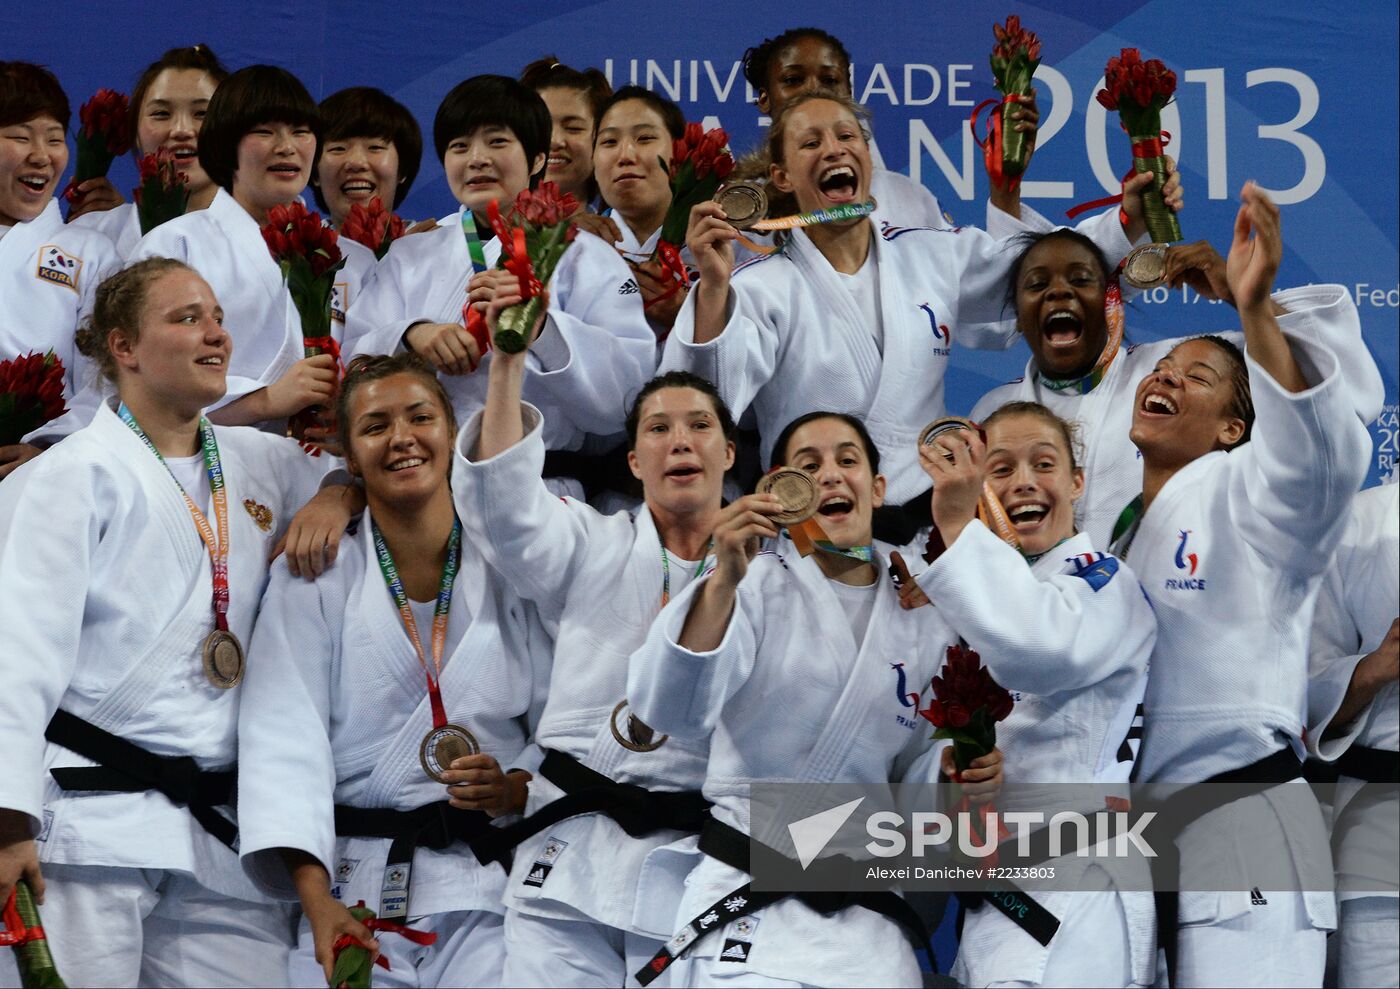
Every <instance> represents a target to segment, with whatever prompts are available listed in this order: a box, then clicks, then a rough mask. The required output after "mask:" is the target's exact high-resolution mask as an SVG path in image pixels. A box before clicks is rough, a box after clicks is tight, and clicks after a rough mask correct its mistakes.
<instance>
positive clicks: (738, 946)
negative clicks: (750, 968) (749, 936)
mask: <svg viewBox="0 0 1400 989" xmlns="http://www.w3.org/2000/svg"><path fill="white" fill-rule="evenodd" d="M719 958H720V961H725V962H746V961H748V960H749V946H748V944H747V943H745V942H743V941H732V940H731V941H729V942H727V943H726V944H725V946H724V950H723V951H722V952H720V956H719Z"/></svg>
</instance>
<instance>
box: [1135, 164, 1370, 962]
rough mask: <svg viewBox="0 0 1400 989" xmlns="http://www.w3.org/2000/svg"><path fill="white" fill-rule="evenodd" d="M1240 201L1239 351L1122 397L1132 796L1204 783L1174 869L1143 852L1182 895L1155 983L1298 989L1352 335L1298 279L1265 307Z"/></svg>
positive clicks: (1268, 280)
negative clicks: (1318, 601) (1142, 705)
mask: <svg viewBox="0 0 1400 989" xmlns="http://www.w3.org/2000/svg"><path fill="white" fill-rule="evenodd" d="M1241 199H1242V201H1243V203H1242V205H1241V207H1240V210H1239V214H1238V216H1237V218H1236V221H1235V236H1234V242H1233V244H1232V245H1231V248H1230V253H1229V257H1228V258H1227V260H1226V264H1225V278H1226V281H1227V283H1228V285H1229V287H1230V291H1231V293H1232V294H1233V296H1234V298H1235V302H1236V305H1237V308H1238V310H1239V314H1240V322H1241V324H1242V326H1243V329H1244V338H1245V351H1244V353H1243V354H1241V353H1240V352H1239V350H1238V349H1237V348H1235V347H1234V346H1233V345H1232V344H1230V343H1229V342H1228V341H1225V340H1222V339H1220V338H1218V337H1198V338H1195V339H1191V340H1187V341H1184V342H1182V343H1179V344H1177V345H1176V346H1175V347H1174V348H1173V349H1172V350H1171V351H1170V352H1168V353H1167V354H1165V355H1164V356H1162V358H1161V359H1160V360H1159V361H1158V362H1157V364H1156V365H1155V366H1154V367H1153V369H1152V370H1151V372H1150V373H1149V374H1147V375H1146V376H1145V377H1144V378H1143V379H1142V380H1141V382H1139V383H1138V386H1137V391H1136V394H1135V396H1134V401H1133V416H1132V432H1131V437H1132V440H1133V442H1134V444H1136V446H1137V448H1138V449H1139V450H1140V451H1142V460H1143V471H1142V473H1143V488H1142V493H1141V495H1140V496H1139V497H1138V498H1137V499H1135V500H1134V502H1133V504H1132V505H1131V506H1130V507H1129V509H1128V510H1127V511H1125V513H1124V516H1125V517H1124V520H1123V523H1122V528H1123V531H1122V533H1121V535H1120V537H1119V538H1118V539H1117V540H1115V543H1114V546H1113V552H1114V553H1115V554H1116V555H1118V556H1119V557H1120V558H1125V559H1127V560H1128V561H1129V562H1130V563H1131V564H1132V566H1133V568H1134V570H1136V571H1137V573H1138V575H1139V578H1140V579H1141V581H1142V584H1143V587H1144V589H1145V590H1146V592H1147V596H1148V599H1149V600H1150V601H1151V603H1152V607H1153V610H1154V611H1155V612H1156V614H1157V620H1158V628H1159V634H1158V637H1157V644H1156V647H1155V648H1154V649H1153V651H1152V660H1151V662H1152V676H1151V678H1150V679H1149V681H1148V685H1147V699H1146V707H1147V710H1148V712H1149V716H1148V718H1147V724H1146V730H1145V734H1144V736H1143V742H1142V751H1141V754H1140V756H1139V758H1138V766H1137V770H1136V773H1137V778H1138V783H1139V785H1140V786H1141V785H1143V784H1154V785H1158V784H1160V785H1163V786H1167V785H1170V786H1172V787H1180V786H1182V785H1188V784H1197V783H1209V784H1211V786H1208V787H1204V788H1193V793H1199V794H1201V796H1200V799H1199V800H1191V801H1189V802H1188V801H1186V800H1184V799H1182V798H1181V797H1180V796H1179V795H1173V798H1172V801H1171V802H1168V803H1167V804H1166V805H1165V806H1164V811H1166V812H1167V813H1166V814H1164V815H1163V816H1164V822H1163V823H1169V824H1171V825H1172V828H1171V830H1172V831H1174V832H1175V834H1176V835H1177V837H1176V840H1175V844H1174V846H1171V847H1174V848H1175V850H1176V853H1177V856H1176V857H1177V858H1179V862H1178V863H1176V865H1177V866H1179V869H1178V868H1174V867H1170V866H1172V865H1173V863H1172V862H1171V858H1162V857H1161V852H1162V849H1163V848H1164V845H1163V844H1162V843H1161V842H1153V845H1154V847H1155V848H1157V849H1158V850H1159V863H1160V864H1161V865H1162V866H1163V867H1164V869H1163V875H1162V876H1161V877H1159V881H1158V882H1157V884H1156V887H1157V889H1158V890H1159V895H1160V894H1162V893H1164V892H1165V891H1170V890H1181V891H1182V892H1181V893H1180V894H1179V896H1172V895H1161V896H1160V899H1159V903H1158V927H1159V931H1160V934H1161V939H1162V942H1163V944H1164V947H1165V948H1166V949H1167V960H1168V969H1169V971H1168V975H1169V977H1170V978H1171V984H1172V985H1176V986H1205V985H1213V986H1218V985H1296V986H1305V985H1312V986H1316V985H1320V984H1321V982H1322V974H1323V967H1324V960H1325V955H1326V937H1325V932H1326V931H1327V930H1330V929H1332V928H1333V927H1334V926H1335V919H1336V917H1335V915H1336V910H1335V903H1334V902H1333V894H1332V865H1331V856H1330V854H1329V851H1328V840H1327V832H1326V826H1325V825H1324V823H1323V820H1322V815H1321V814H1320V812H1319V810H1318V806H1317V801H1316V799H1315V798H1314V796H1313V794H1312V793H1311V792H1310V791H1309V788H1308V786H1307V784H1306V783H1305V782H1304V781H1303V779H1302V778H1301V758H1302V755H1303V752H1304V742H1303V738H1302V735H1303V727H1304V717H1305V714H1306V710H1307V700H1306V691H1307V686H1308V680H1307V669H1308V640H1309V632H1310V627H1309V626H1310V623H1311V618H1312V610H1313V609H1312V602H1313V601H1314V600H1315V598H1316V594H1317V589H1318V587H1319V586H1320V584H1321V582H1322V578H1323V573H1324V571H1325V570H1326V567H1327V565H1328V561H1329V560H1330V559H1331V557H1332V554H1333V550H1334V549H1335V548H1336V546H1337V544H1338V542H1339V540H1340V538H1341V536H1342V533H1343V530H1344V527H1345V525H1346V520H1347V515H1348V508H1349V506H1350V505H1351V503H1352V499H1353V497H1354V496H1355V494H1356V490H1357V488H1358V486H1359V485H1360V483H1361V480H1362V478H1363V477H1364V476H1365V473H1366V461H1367V458H1368V456H1369V451H1370V440H1369V437H1368V434H1367V432H1366V429H1365V428H1364V426H1363V425H1362V423H1361V421H1360V419H1359V417H1358V416H1357V414H1356V408H1355V396H1354V395H1352V394H1349V392H1350V391H1351V385H1350V383H1349V381H1348V379H1347V377H1346V376H1345V374H1344V373H1343V367H1344V365H1343V360H1342V357H1341V355H1340V354H1338V353H1336V352H1335V351H1333V350H1332V349H1331V347H1330V346H1329V343H1328V340H1329V339H1335V337H1334V336H1331V335H1330V334H1329V332H1328V331H1327V330H1326V324H1327V323H1328V322H1329V321H1330V322H1333V323H1335V324H1343V323H1350V324H1353V325H1352V326H1351V327H1349V329H1350V332H1351V333H1359V328H1357V327H1355V325H1354V324H1355V323H1356V322H1357V321H1358V317H1357V313H1356V307H1355V305H1354V304H1353V302H1352V300H1351V295H1350V291H1349V290H1348V289H1347V288H1345V287H1344V286H1341V285H1320V286H1312V287H1310V288H1308V289H1304V290H1300V291H1299V294H1298V295H1297V296H1295V299H1297V300H1298V301H1299V302H1300V303H1302V302H1304V301H1306V302H1307V303H1310V304H1309V305H1306V306H1304V305H1300V306H1299V310H1298V311H1297V312H1290V313H1288V314H1286V315H1283V316H1277V315H1275V308H1274V299H1273V297H1272V294H1271V293H1272V291H1273V281H1274V277H1275V275H1276V274H1277V271H1278V266H1279V263H1280V260H1281V258H1282V255H1283V240H1282V236H1281V234H1280V228H1279V214H1278V209H1277V207H1275V206H1274V204H1273V203H1272V202H1270V201H1269V199H1268V197H1267V196H1265V195H1264V193H1263V192H1262V191H1260V190H1259V189H1258V188H1257V187H1256V186H1254V185H1253V184H1252V183H1249V184H1246V185H1245V187H1244V190H1243V193H1242V195H1241ZM1225 781H1230V782H1233V783H1235V784H1236V786H1235V788H1233V789H1231V788H1224V791H1223V795H1222V787H1221V786H1220V785H1219V784H1221V783H1222V782H1225ZM1212 793H1213V794H1215V796H1212ZM1226 800H1229V802H1225V801H1226ZM1167 850H1168V851H1170V850H1171V848H1167ZM1300 891H1301V892H1300Z"/></svg>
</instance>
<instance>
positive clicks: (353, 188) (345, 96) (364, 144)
mask: <svg viewBox="0 0 1400 989" xmlns="http://www.w3.org/2000/svg"><path fill="white" fill-rule="evenodd" d="M320 111H321V120H322V124H323V127H324V133H323V134H322V138H321V144H320V147H319V148H318V149H317V155H316V165H315V169H314V171H313V174H312V178H311V188H312V192H313V193H314V194H315V196H316V203H317V205H319V206H320V207H321V208H322V209H323V210H325V211H326V212H327V213H329V214H330V218H331V223H332V225H334V226H335V227H339V226H340V225H341V224H342V223H344V222H345V217H346V215H348V214H349V212H350V207H351V206H352V205H354V204H355V203H359V204H360V205H362V206H368V205H369V201H370V200H371V199H374V198H376V197H378V199H379V201H380V202H381V203H383V204H384V208H385V209H386V210H390V211H392V210H393V209H395V208H396V207H397V206H398V205H399V204H400V203H402V202H403V199H404V197H405V196H407V195H408V191H409V190H410V189H411V188H412V187H413V180H414V179H415V178H417V177H418V166H419V165H420V164H421V163H422V158H423V134H422V132H421V131H420V130H419V129H418V121H417V120H415V119H414V118H413V114H412V113H410V112H409V110H408V108H407V107H406V106H404V105H403V104H402V103H400V102H398V101H397V100H395V99H393V98H392V97H390V96H388V95H387V94H385V93H384V92H382V91H380V90H378V89H374V88H372V87H370V86H352V87H351V88H349V89H342V90H340V92H338V93H332V94H331V95H330V96H327V97H326V98H325V99H324V100H322V101H321V106H320Z"/></svg>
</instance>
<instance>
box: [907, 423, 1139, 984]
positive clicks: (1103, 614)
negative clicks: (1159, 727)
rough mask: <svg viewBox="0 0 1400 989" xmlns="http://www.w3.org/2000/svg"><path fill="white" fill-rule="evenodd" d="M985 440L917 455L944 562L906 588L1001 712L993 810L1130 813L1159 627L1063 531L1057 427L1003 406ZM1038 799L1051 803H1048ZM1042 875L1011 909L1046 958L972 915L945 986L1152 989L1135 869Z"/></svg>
mask: <svg viewBox="0 0 1400 989" xmlns="http://www.w3.org/2000/svg"><path fill="white" fill-rule="evenodd" d="M956 421H957V420H952V421H951V422H956ZM982 432H983V433H984V434H985V437H986V438H985V440H983V439H982V438H980V437H979V436H978V435H977V433H974V432H971V431H968V430H964V429H953V430H948V431H944V432H942V433H941V434H939V435H937V436H936V437H934V438H933V439H931V440H930V441H928V442H926V443H925V444H924V445H923V446H921V447H920V450H919V457H920V462H921V464H922V466H923V468H924V470H925V471H926V472H927V473H928V475H929V477H930V478H931V479H932V481H933V491H934V494H933V518H934V523H935V525H936V526H937V529H938V533H939V535H940V536H941V537H942V540H943V543H944V545H945V546H946V549H944V550H943V551H942V552H941V553H940V554H939V555H938V556H937V557H936V558H935V559H934V560H933V561H932V563H931V564H930V566H929V568H928V569H927V570H925V571H924V572H923V573H922V574H920V575H919V578H918V584H917V586H918V588H920V589H922V591H923V592H924V593H926V595H927V597H928V599H931V600H932V601H933V602H934V607H935V608H936V609H937V610H938V611H939V612H940V613H941V614H942V615H943V617H944V618H945V619H946V620H947V622H948V624H949V625H950V626H952V628H953V629H954V631H955V632H956V633H957V634H958V635H959V636H960V637H961V638H962V639H963V641H965V642H966V643H967V644H968V645H969V646H971V647H972V648H973V649H975V650H976V651H977V653H978V654H979V655H980V656H981V658H982V662H983V663H984V664H985V665H986V668H987V669H988V671H990V673H991V675H992V679H994V680H995V681H996V682H997V683H998V684H1000V685H1001V686H1003V687H1005V688H1007V689H1008V690H1010V691H1012V692H1013V697H1015V700H1016V704H1015V706H1014V707H1013V708H1012V709H1011V713H1010V715H1008V716H1007V718H1006V720H1005V721H1003V722H1002V723H1001V724H1000V726H998V728H997V740H998V744H999V745H1000V747H1001V748H1002V749H1003V750H1004V751H1005V753H1006V778H1007V780H1008V781H1009V782H1010V783H1011V784H1012V787H1013V789H1011V790H1007V791H1004V792H1003V795H1002V797H1001V798H1000V799H999V800H998V809H1000V810H1002V811H1015V810H1026V811H1038V812H1041V813H1043V814H1044V820H1049V819H1050V818H1051V817H1052V816H1053V815H1054V814H1055V813H1056V812H1058V811H1071V812H1078V813H1083V814H1085V815H1086V816H1089V815H1092V814H1093V813H1094V812H1096V811H1100V810H1103V809H1104V807H1105V806H1114V807H1115V808H1116V807H1117V806H1121V805H1118V804H1116V803H1115V801H1117V800H1119V799H1121V798H1124V797H1126V796H1128V792H1127V785H1128V778H1129V774H1130V773H1131V772H1132V768H1133V762H1134V759H1135V758H1136V755H1137V751H1138V745H1139V742H1138V739H1140V738H1141V733H1142V699H1143V693H1144V691H1145V690H1146V688H1147V660H1148V656H1149V655H1150V654H1151V652H1152V645H1153V643H1154V642H1155V641H1156V638H1157V622H1156V619H1155V618H1154V616H1153V614H1152V609H1151V608H1150V607H1149V606H1148V604H1147V600H1146V598H1145V597H1144V595H1143V593H1142V586H1141V585H1140V584H1139V583H1138V580H1137V577H1136V576H1135V575H1134V574H1133V572H1132V571H1131V570H1130V569H1128V567H1127V565H1125V564H1123V563H1122V562H1121V561H1120V560H1118V559H1116V558H1115V557H1113V556H1109V555H1107V554H1105V553H1103V552H1100V551H1097V550H1096V549H1095V548H1094V543H1093V542H1092V540H1091V539H1090V538H1089V537H1088V536H1087V535H1085V534H1084V533H1081V532H1077V531H1076V529H1075V521H1074V520H1075V506H1076V504H1077V503H1078V502H1079V500H1080V499H1081V498H1082V496H1083V494H1084V490H1085V481H1084V471H1083V469H1082V468H1081V467H1080V466H1079V464H1078V462H1077V458H1076V456H1075V437H1074V433H1073V428H1072V427H1071V426H1070V424H1069V423H1067V422H1066V421H1065V420H1063V419H1061V418H1060V417H1059V416H1057V415H1055V413H1053V412H1051V411H1050V410H1049V409H1047V408H1046V407H1045V406H1043V405H1037V404H1035V403H1032V402H1017V403H1013V404H1011V405H1007V406H1003V407H1002V408H1001V409H999V410H998V411H997V412H995V413H993V414H992V415H991V416H990V417H989V418H988V419H987V420H986V421H985V423H984V424H983V428H982ZM989 499H995V501H996V503H997V505H998V506H1000V507H999V513H1004V517H1005V519H1006V521H1007V528H1006V530H1005V532H1004V533H998V532H997V531H995V522H992V523H991V524H990V525H989V524H984V523H983V522H982V521H979V518H978V514H979V506H983V505H984V504H985V502H986V501H988V500H989ZM983 510H984V512H985V508H984V509H983ZM991 517H992V518H993V519H995V518H996V513H994V514H993V515H992V516H991ZM1008 538H1009V539H1011V540H1014V543H1008V542H1006V541H1005V540H1006V539H1008ZM913 593H917V592H913ZM1009 615H1015V616H1016V617H1015V618H1014V619H1010V618H1008V616H1009ZM1052 793H1059V794H1063V796H1059V797H1053V798H1050V799H1051V800H1053V801H1055V802H1054V803H1047V796H1046V795H1047V794H1052ZM1022 795H1024V796H1022ZM1041 837H1045V836H1044V835H1041ZM1015 862H1016V860H1015V859H1014V858H1012V857H1007V858H1006V859H1005V861H1004V863H1003V864H1005V865H1009V866H1010V865H1015ZM1036 864H1037V865H1039V864H1040V863H1036ZM1045 864H1046V865H1047V867H1050V868H1053V869H1054V878H1055V887H1054V889H1053V890H1045V891H1043V892H1042V891H1039V890H1033V891H1031V892H1030V893H1029V894H1026V893H1024V892H1022V893H1021V894H1020V895H1021V896H1022V897H1023V898H1025V899H1033V900H1034V901H1035V902H1036V903H1037V904H1038V905H1039V907H1040V909H1041V910H1044V911H1048V913H1049V914H1050V916H1051V917H1053V918H1054V919H1055V920H1057V921H1058V922H1059V926H1058V929H1056V930H1054V931H1053V937H1051V938H1050V939H1049V943H1048V944H1042V943H1040V941H1039V940H1038V939H1037V938H1036V937H1035V936H1034V935H1033V934H1032V933H1031V930H1032V926H1031V925H1025V927H1024V929H1023V928H1022V926H1020V925H1019V924H1018V921H1017V920H1015V919H1013V918H1011V917H1010V916H1009V915H1008V914H1004V913H1002V912H999V911H998V910H996V909H994V908H993V905H992V903H991V902H989V901H986V900H983V901H981V902H980V903H978V904H977V905H976V907H975V908H974V909H972V910H970V911H969V912H968V914H967V916H966V920H965V922H964V925H963V928H962V932H961V934H960V936H959V946H958V960H957V965H956V966H955V968H954V974H955V975H956V976H957V978H958V980H959V981H960V982H961V983H962V984H963V985H968V986H987V985H1003V984H1015V985H1050V986H1076V985H1082V986H1108V985H1116V986H1150V985H1151V984H1152V982H1153V978H1154V976H1155V974H1156V961H1157V943H1156V938H1155V936H1154V931H1155V927H1154V925H1153V913H1154V911H1153V903H1152V893H1151V884H1152V877H1151V875H1150V872H1149V869H1148V866H1147V863H1146V861H1145V860H1143V859H1129V858H1126V857H1120V858H1110V857H1097V858H1095V859H1090V858H1083V857H1079V856H1076V855H1074V854H1073V849H1071V850H1070V851H1069V853H1068V854H1066V855H1063V856H1059V857H1056V858H1054V859H1047V860H1046V863H1045Z"/></svg>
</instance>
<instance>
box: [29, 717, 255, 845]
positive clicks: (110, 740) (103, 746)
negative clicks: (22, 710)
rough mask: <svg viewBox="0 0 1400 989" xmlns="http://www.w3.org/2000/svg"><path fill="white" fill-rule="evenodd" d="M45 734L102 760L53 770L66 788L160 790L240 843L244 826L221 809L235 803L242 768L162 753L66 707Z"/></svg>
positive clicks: (227, 840) (224, 838)
mask: <svg viewBox="0 0 1400 989" xmlns="http://www.w3.org/2000/svg"><path fill="white" fill-rule="evenodd" d="M44 737H45V738H46V739H48V740H49V741H50V742H52V743H53V744H55V745H60V746H62V747H63V748H65V749H68V750H69V751H71V752H76V753H77V754H78V755H80V756H83V757H84V758H87V759H91V760H92V761H93V762H96V763H98V765H96V766H87V767H71V768H68V769H51V770H49V772H50V774H51V775H52V776H53V778H54V782H55V783H57V784H58V785H59V787H60V788H62V789H64V790H107V791H111V792H113V793H143V792H145V791H147V790H155V791H156V792H157V793H160V794H163V795H164V796H165V797H166V799H168V800H169V801H170V802H171V803H172V804H175V805H176V806H178V807H187V808H189V812H190V814H191V815H192V816H193V817H194V819H195V820H196V821H198V822H199V825H200V827H202V828H204V830H205V831H208V832H209V833H210V834H211V835H213V836H214V837H215V838H217V839H218V840H219V841H221V842H223V843H224V844H225V845H227V846H228V847H229V848H235V846H236V845H237V844H238V826H237V825H236V824H234V823H233V821H231V820H229V819H228V818H227V817H225V816H224V815H223V814H220V813H219V812H218V811H217V810H215V808H216V807H223V806H227V805H231V804H232V803H233V801H234V792H235V786H236V783H237V778H238V772H237V769H226V770H220V771H219V772H210V771H208V770H204V769H200V768H199V764H198V763H197V762H195V761H194V759H193V758H191V757H190V756H187V755H185V756H163V755H156V754H155V753H154V752H148V751H146V750H145V749H143V748H141V746H139V745H136V744H135V743H133V742H128V741H127V740H126V739H124V738H121V737H120V736H118V735H113V734H112V733H111V732H109V731H106V730H105V729H102V728H99V727H97V726H96V725H95V724H93V723H92V722H90V721H85V720H84V719H82V718H80V717H78V716H77V715H75V714H69V713H68V712H67V711H62V710H60V711H55V712H54V716H53V719H52V720H51V721H50V722H49V726H48V728H46V729H44Z"/></svg>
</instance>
